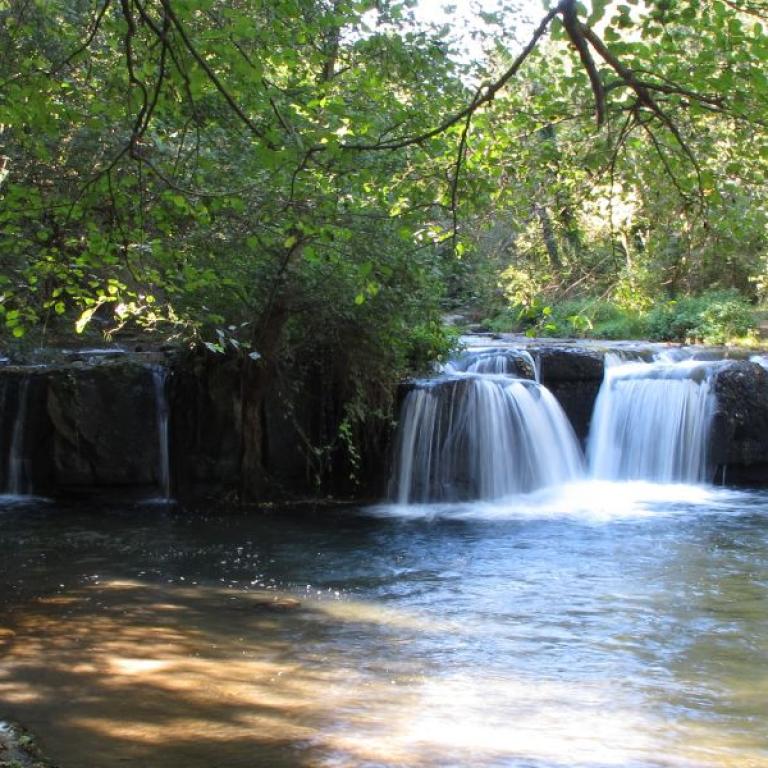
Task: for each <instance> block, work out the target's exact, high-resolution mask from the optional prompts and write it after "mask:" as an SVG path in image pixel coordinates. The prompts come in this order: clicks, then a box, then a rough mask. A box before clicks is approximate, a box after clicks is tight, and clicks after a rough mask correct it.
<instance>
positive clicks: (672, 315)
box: [487, 290, 755, 344]
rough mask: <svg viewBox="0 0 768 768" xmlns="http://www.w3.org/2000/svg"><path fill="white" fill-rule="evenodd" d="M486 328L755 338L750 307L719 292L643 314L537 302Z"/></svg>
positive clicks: (590, 304)
mask: <svg viewBox="0 0 768 768" xmlns="http://www.w3.org/2000/svg"><path fill="white" fill-rule="evenodd" d="M487 324H488V326H489V327H490V328H491V329H492V330H496V331H518V332H526V333H530V334H533V335H537V336H566V337H589V338H598V339H640V338H647V339H651V340H653V341H679V342H684V341H691V342H693V341H698V342H704V343H707V344H724V343H726V342H728V341H731V340H733V339H736V338H743V337H745V336H749V335H750V334H751V333H753V332H754V329H755V317H754V311H753V309H752V307H751V306H750V304H749V302H748V301H747V300H746V299H745V298H744V297H742V296H741V295H740V294H739V293H738V292H737V291H733V290H719V291H709V292H707V293H704V294H701V295H699V296H690V297H685V298H681V299H677V300H670V301H664V302H661V303H658V304H656V305H654V306H653V307H651V308H650V310H649V311H647V312H641V311H638V310H636V309H628V308H626V307H623V306H620V305H618V304H615V303H613V302H610V301H605V300H599V299H592V298H583V299H572V300H568V301H563V302H560V303H556V304H552V305H551V306H550V305H546V304H544V303H543V302H542V301H541V300H536V301H535V302H533V303H532V304H531V306H529V307H525V308H521V307H509V308H507V309H505V310H503V311H502V312H499V313H498V314H497V315H495V316H494V317H493V318H492V319H491V320H489V321H488V323H487Z"/></svg>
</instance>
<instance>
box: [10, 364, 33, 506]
mask: <svg viewBox="0 0 768 768" xmlns="http://www.w3.org/2000/svg"><path fill="white" fill-rule="evenodd" d="M28 410H29V377H27V376H25V377H24V378H22V379H21V381H20V382H19V388H18V398H17V404H16V418H15V420H14V422H13V432H12V433H11V444H10V449H9V451H8V480H7V486H8V487H7V492H8V493H9V494H11V495H12V496H22V495H23V494H24V493H25V492H26V490H27V488H26V486H27V483H26V479H27V478H26V471H25V470H26V466H25V464H26V462H25V457H24V443H25V440H24V438H25V432H26V426H27V411H28Z"/></svg>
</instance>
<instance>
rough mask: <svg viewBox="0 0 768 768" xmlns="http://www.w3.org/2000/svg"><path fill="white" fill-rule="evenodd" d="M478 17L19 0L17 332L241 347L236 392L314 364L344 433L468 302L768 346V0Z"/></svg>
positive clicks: (15, 51)
mask: <svg viewBox="0 0 768 768" xmlns="http://www.w3.org/2000/svg"><path fill="white" fill-rule="evenodd" d="M478 14H480V15H481V16H482V21H483V26H482V30H483V31H478V32H477V35H478V39H477V40H476V45H477V46H478V48H477V49H478V50H480V49H481V50H483V51H484V52H485V55H484V56H483V57H482V58H481V59H477V58H473V59H470V58H468V57H467V55H466V53H462V51H461V46H462V43H461V39H462V38H461V35H459V34H457V32H458V30H456V29H453V28H451V25H450V24H429V23H425V22H423V21H421V22H420V21H417V19H416V17H415V15H414V3H413V2H409V1H408V0H406V1H402V0H234V1H233V0H227V1H226V2H224V1H223V0H100V2H92V1H89V0H66V1H65V0H10V1H8V0H6V2H4V3H0V51H2V54H0V155H1V156H2V158H1V159H0V327H1V328H2V335H3V339H4V346H6V347H8V348H12V347H13V345H17V346H19V347H21V348H24V347H25V346H32V345H41V344H56V343H63V342H62V340H63V339H67V338H68V337H70V336H74V335H77V334H80V335H82V336H84V337H86V338H101V337H102V336H107V338H111V339H121V338H135V337H136V336H137V335H139V334H141V335H145V334H146V335H147V337H148V338H151V339H153V340H155V341H172V342H174V343H178V344H182V345H187V346H190V347H194V348H198V349H203V350H205V351H206V354H210V355H228V356H237V357H239V358H241V359H242V361H243V365H244V377H245V383H244V389H245V390H247V391H248V392H249V393H250V394H249V396H248V398H246V401H245V403H244V419H245V420H248V418H251V419H255V418H256V416H255V415H254V414H256V413H257V412H258V410H259V408H260V398H261V394H260V393H262V392H263V391H264V389H265V386H267V383H268V382H270V381H272V380H274V379H275V378H279V377H283V378H291V379H296V380H297V381H298V380H300V379H301V377H302V375H303V376H304V377H306V376H308V375H310V371H312V372H313V373H312V374H311V375H315V372H316V370H317V368H318V366H319V367H320V368H322V369H323V376H324V377H325V379H324V380H326V381H327V382H328V386H329V388H330V389H332V390H333V391H334V398H335V401H336V408H337V411H338V418H337V419H336V424H337V428H336V431H335V434H334V436H333V440H334V441H337V442H338V441H341V442H343V443H344V444H345V445H346V446H347V451H348V452H349V453H351V454H352V455H354V452H355V451H356V450H358V449H357V448H356V442H357V440H358V436H359V434H360V433H361V431H364V429H365V422H366V419H370V417H371V414H375V415H376V416H377V418H384V419H387V418H389V417H390V416H391V412H392V404H393V402H394V393H395V391H396V385H397V383H398V382H399V381H401V380H403V378H405V377H407V376H410V375H413V374H415V373H418V372H420V371H424V370H425V369H427V368H428V367H429V366H431V365H432V364H434V362H435V361H439V360H441V359H444V358H445V357H446V356H447V355H448V354H450V352H451V351H452V350H453V349H454V348H455V345H456V331H455V330H454V329H452V328H451V327H449V326H447V325H446V324H445V322H444V318H445V316H446V315H458V316H460V317H461V318H462V319H463V320H464V321H466V322H468V323H470V324H474V325H475V327H477V325H478V324H480V325H481V326H483V327H486V328H490V329H492V330H517V331H523V332H528V333H531V334H537V335H546V334H549V335H560V336H562V335H577V336H581V335H595V336H602V337H607V338H619V337H648V338H652V339H661V340H680V341H684V340H691V341H704V342H710V343H723V342H730V341H740V342H741V343H749V344H752V343H757V341H758V331H759V326H760V324H761V322H762V318H763V316H764V313H763V311H762V309H761V308H762V306H763V304H764V302H765V300H766V294H768V250H767V249H766V223H767V221H766V219H767V212H766V205H765V200H766V195H765V193H766V178H767V177H766V172H767V171H768V131H767V130H766V127H767V126H768V72H767V71H766V61H767V60H768V30H767V29H766V24H768V8H766V7H765V5H764V4H763V3H762V2H760V1H758V0H711V1H707V2H700V1H699V0H645V1H644V2H643V1H641V0H627V2H625V3H621V2H606V1H604V0H594V2H593V3H592V5H591V6H590V7H585V6H583V5H581V4H579V3H576V2H573V0H562V1H561V2H560V3H558V4H552V5H551V6H549V7H543V8H542V10H541V11H540V14H539V16H538V18H537V20H536V23H535V24H534V25H533V26H530V25H528V24H526V25H523V24H520V23H519V19H520V9H519V8H515V7H514V6H513V5H508V4H504V3H502V4H501V5H500V6H499V8H498V10H497V11H495V12H488V11H478ZM249 412H250V414H251V415H250V417H249ZM252 448H253V450H254V451H257V448H256V447H255V446H253V447H252ZM246 452H247V451H246Z"/></svg>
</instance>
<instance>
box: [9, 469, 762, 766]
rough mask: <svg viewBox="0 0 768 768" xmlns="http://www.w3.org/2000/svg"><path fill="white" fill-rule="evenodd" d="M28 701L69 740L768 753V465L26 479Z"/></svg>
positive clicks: (187, 749)
mask: <svg viewBox="0 0 768 768" xmlns="http://www.w3.org/2000/svg"><path fill="white" fill-rule="evenodd" d="M0 600H1V601H2V603H1V604H0V717H5V718H9V719H12V720H14V721H17V722H20V723H21V724H23V725H24V726H26V727H28V728H29V729H31V731H32V732H33V733H34V734H35V735H36V737H37V739H38V742H39V744H40V747H41V748H42V749H43V751H44V752H45V753H46V754H47V755H49V756H50V758H51V759H52V761H53V762H55V764H56V765H58V766H60V768H113V767H114V766H129V767H131V768H132V767H134V766H135V767H136V768H138V767H139V766H151V768H166V766H167V767H169V768H170V766H174V767H177V768H178V767H179V766H183V767H184V768H198V767H199V768H210V767H211V766H226V767H227V768H239V767H240V766H242V768H245V767H246V766H248V767H249V768H253V767H254V766H408V767H411V766H414V767H418V766H430V767H434V768H437V767H438V766H439V767H440V768H444V767H445V766H473V767H474V766H477V767H485V766H505V767H508V768H576V766H579V767H581V766H585V767H587V766H588V767H589V768H598V767H600V768H603V767H604V766H605V767H607V766H626V767H632V768H635V767H637V768H640V767H641V766H649V767H650V766H658V767H661V766H664V767H669V768H672V767H675V768H678V767H680V768H682V767H686V768H694V767H696V768H708V767H709V766H712V767H715V766H717V767H725V766H733V767H734V768H758V767H759V768H762V767H763V766H768V728H767V727H766V724H767V718H768V493H767V492H763V491H754V492H753V491H743V490H742V491H735V490H729V489H726V488H717V487H712V486H706V485H674V484H672V485H655V484H651V483H635V482H622V483H613V482H597V481H584V482H577V483H573V484H570V485H566V486H564V487H561V488H556V489H549V490H543V491H537V492H535V493H529V494H521V495H516V496H510V497H505V498H502V499H496V500H494V501H492V502H467V503H460V504H448V503H445V504H419V505H412V506H407V505H382V506H378V507H372V508H356V507H342V508H329V507H318V508H315V509H301V508H292V509H283V508H279V507H273V508H271V509H269V510H267V511H266V512H259V513H258V514H256V513H253V514H246V513H243V512H238V511H207V510H205V509H202V510H197V511H191V510H181V509H177V508H174V507H173V506H169V505H147V506H127V505H122V506H121V505H119V504H103V505H92V506H87V507H84V506H82V505H73V506H71V507H67V506H66V505H62V504H60V503H53V502H47V501H43V500H35V499H26V500H22V501H21V502H20V501H19V500H13V499H8V500H6V501H5V502H4V503H3V504H2V506H0Z"/></svg>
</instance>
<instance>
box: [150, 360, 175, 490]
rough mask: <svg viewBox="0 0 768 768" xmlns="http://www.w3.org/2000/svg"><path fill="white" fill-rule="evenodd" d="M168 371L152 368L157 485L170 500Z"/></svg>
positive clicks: (156, 367)
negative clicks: (157, 458)
mask: <svg viewBox="0 0 768 768" xmlns="http://www.w3.org/2000/svg"><path fill="white" fill-rule="evenodd" d="M167 379H168V371H167V370H166V369H165V368H163V367H161V366H154V367H153V368H152V382H153V384H154V388H155V420H156V423H157V450H158V456H159V462H158V472H157V475H158V484H159V485H160V489H161V490H162V492H163V498H164V499H170V498H171V461H170V447H169V443H170V440H169V428H168V424H169V408H168V395H167V392H166V381H167Z"/></svg>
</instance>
